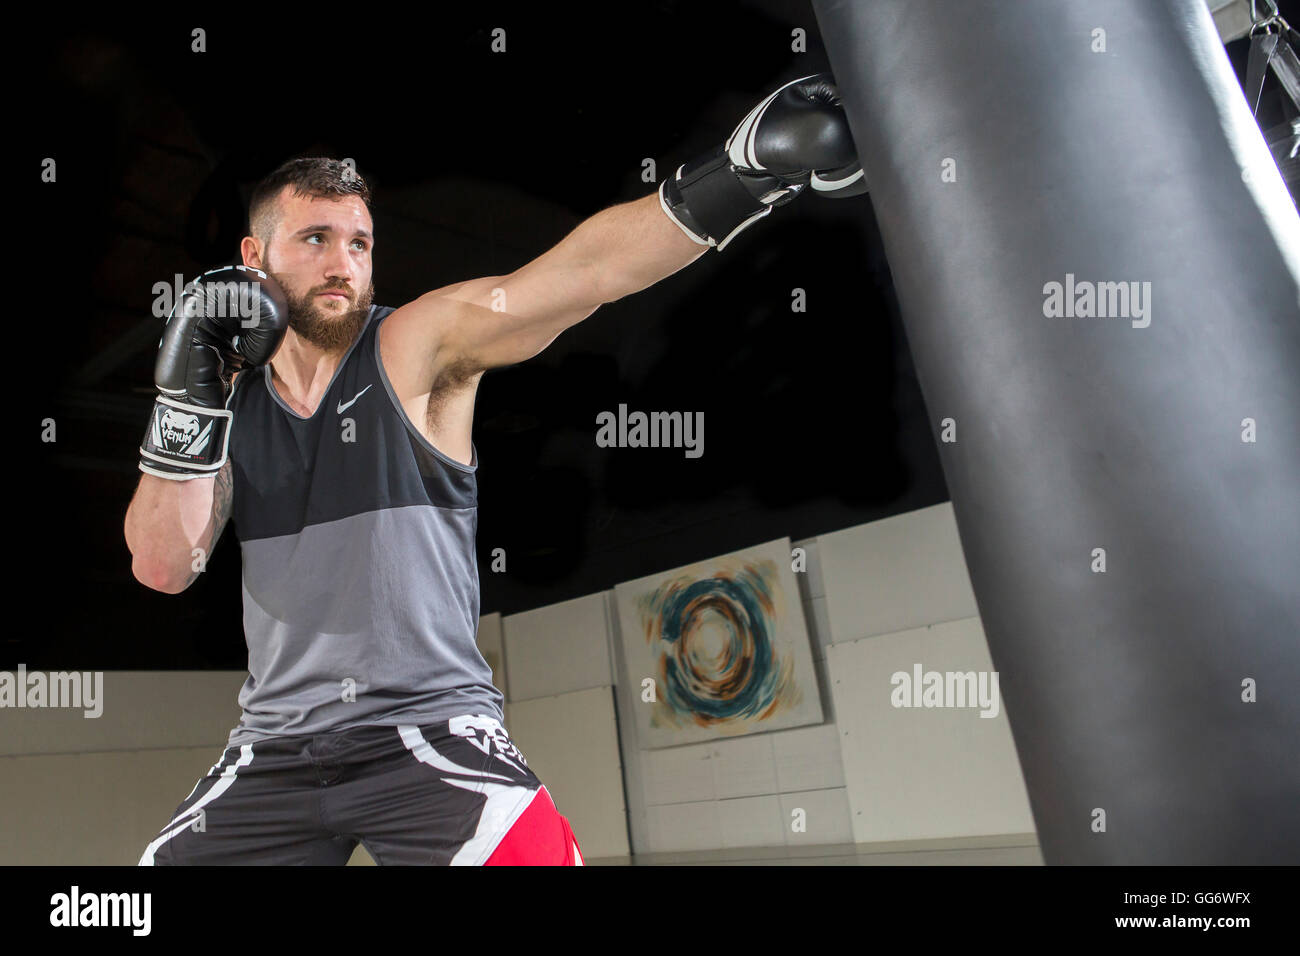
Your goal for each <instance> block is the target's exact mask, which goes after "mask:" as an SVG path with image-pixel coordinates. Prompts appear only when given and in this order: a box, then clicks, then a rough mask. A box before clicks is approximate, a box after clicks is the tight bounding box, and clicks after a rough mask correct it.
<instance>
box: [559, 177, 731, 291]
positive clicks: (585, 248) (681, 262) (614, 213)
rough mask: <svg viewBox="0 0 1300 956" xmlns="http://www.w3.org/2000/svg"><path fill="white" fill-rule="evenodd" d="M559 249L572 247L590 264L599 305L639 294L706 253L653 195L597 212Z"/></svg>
mask: <svg viewBox="0 0 1300 956" xmlns="http://www.w3.org/2000/svg"><path fill="white" fill-rule="evenodd" d="M564 244H565V245H568V244H571V252H572V254H573V255H574V256H575V257H577V258H578V259H579V260H580V261H585V262H589V263H591V264H592V265H593V267H594V269H593V272H592V274H593V276H594V277H595V281H596V282H597V283H598V284H599V289H600V300H601V301H602V302H613V301H615V300H616V299H621V298H623V296H626V295H631V294H632V293H634V292H640V291H641V290H642V289H645V288H648V287H649V286H652V285H654V284H655V283H656V282H658V281H659V280H660V279H665V278H667V277H668V276H670V275H672V274H673V273H674V272H676V271H677V270H679V269H681V268H682V267H684V266H687V265H690V264H691V263H692V262H694V261H695V260H696V259H698V258H699V257H700V256H702V255H703V254H704V253H705V252H707V251H708V249H709V247H708V246H706V245H702V244H700V243H698V242H694V241H693V240H691V239H690V238H688V237H687V235H686V234H685V233H684V232H683V231H682V228H681V227H680V226H678V225H677V224H676V223H675V222H673V221H672V220H671V219H669V218H668V215H667V214H666V213H665V212H664V211H663V208H662V207H661V206H660V205H659V194H658V193H657V192H655V193H651V194H650V195H648V196H645V197H643V198H641V199H635V200H633V201H631V202H626V203H620V204H619V205H617V206H611V207H610V208H608V209H603V210H601V211H600V212H598V213H596V214H595V215H594V216H592V217H591V218H589V219H587V220H586V221H585V222H583V223H582V224H581V225H579V226H578V227H577V228H576V229H574V231H573V232H572V233H570V234H569V236H568V237H567V238H565V240H564Z"/></svg>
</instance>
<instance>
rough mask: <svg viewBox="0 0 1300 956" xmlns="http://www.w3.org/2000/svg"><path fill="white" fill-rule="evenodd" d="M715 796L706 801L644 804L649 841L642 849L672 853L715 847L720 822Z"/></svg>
mask: <svg viewBox="0 0 1300 956" xmlns="http://www.w3.org/2000/svg"><path fill="white" fill-rule="evenodd" d="M720 806H722V804H720V803H718V802H717V801H716V800H709V801H707V802H705V803H670V804H665V805H663V806H651V807H648V808H647V813H646V816H647V822H648V830H649V833H648V841H647V846H646V847H645V849H643V850H640V851H639V852H641V853H671V852H674V851H677V850H698V849H700V848H701V847H717V846H720V845H721V842H722V823H721V818H720V816H719V810H718V808H719V807H720Z"/></svg>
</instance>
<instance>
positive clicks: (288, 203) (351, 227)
mask: <svg viewBox="0 0 1300 956" xmlns="http://www.w3.org/2000/svg"><path fill="white" fill-rule="evenodd" d="M279 203H280V218H279V222H278V223H277V224H276V227H275V233H274V235H273V236H272V237H271V241H270V242H269V243H268V244H267V246H266V248H265V249H264V250H263V253H262V261H261V268H262V269H264V270H265V271H266V272H267V273H269V274H270V275H271V277H272V278H274V279H275V280H276V281H277V282H278V283H280V286H281V288H283V289H284V293H285V296H286V297H287V298H288V300H289V328H291V329H293V330H294V332H295V333H297V335H298V336H299V337H300V338H302V339H303V340H305V341H307V342H310V343H312V344H313V345H315V346H317V347H318V348H321V349H323V350H325V351H327V352H333V351H340V350H342V349H346V348H347V347H348V346H349V345H351V344H352V342H353V341H354V340H355V339H356V337H357V334H358V333H359V332H360V331H361V327H362V326H363V325H364V324H365V321H366V316H367V315H368V314H369V312H370V303H371V300H372V299H373V298H374V294H375V288H374V283H373V282H372V280H371V276H372V273H373V264H372V262H371V248H372V246H373V245H374V226H373V225H372V223H371V221H370V213H369V212H367V210H366V205H365V203H364V202H362V201H361V198H360V197H358V196H343V197H339V198H332V197H331V198H329V199H317V198H314V197H311V196H298V195H295V194H294V192H293V188H292V187H290V186H286V187H284V191H283V192H282V193H281V194H280V199H279ZM250 264H251V263H250Z"/></svg>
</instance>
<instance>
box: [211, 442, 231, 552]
mask: <svg viewBox="0 0 1300 956" xmlns="http://www.w3.org/2000/svg"><path fill="white" fill-rule="evenodd" d="M234 494H235V479H234V475H233V474H232V473H231V470H230V462H229V461H227V462H226V463H225V464H224V465H222V466H221V470H220V471H218V472H217V481H216V484H215V485H214V486H213V488H212V540H211V541H209V542H208V550H209V551H211V550H212V548H213V547H214V546H215V545H216V543H217V539H218V538H219V537H221V531H222V529H223V528H225V526H226V521H227V519H229V518H230V504H231V501H232V499H233V498H234Z"/></svg>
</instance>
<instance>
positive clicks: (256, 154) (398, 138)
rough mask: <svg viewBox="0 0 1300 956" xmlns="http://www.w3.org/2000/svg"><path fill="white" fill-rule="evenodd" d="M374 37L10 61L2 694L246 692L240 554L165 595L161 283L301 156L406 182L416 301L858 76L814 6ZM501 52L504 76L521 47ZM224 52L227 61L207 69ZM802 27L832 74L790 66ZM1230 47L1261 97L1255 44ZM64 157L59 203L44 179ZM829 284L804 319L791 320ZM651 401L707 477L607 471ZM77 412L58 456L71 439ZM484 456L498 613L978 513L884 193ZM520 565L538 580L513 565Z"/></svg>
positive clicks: (549, 15) (64, 32) (650, 309)
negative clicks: (230, 678) (157, 549)
mask: <svg viewBox="0 0 1300 956" xmlns="http://www.w3.org/2000/svg"><path fill="white" fill-rule="evenodd" d="M370 9H372V8H368V7H365V6H364V5H358V6H354V7H352V8H350V9H349V10H348V11H346V12H343V13H340V14H335V13H331V12H328V11H324V10H320V9H316V8H312V7H302V8H300V9H299V12H298V14H297V16H296V17H295V18H294V19H293V20H287V21H283V22H276V21H273V20H271V19H268V18H267V16H266V15H265V14H264V13H262V12H261V11H259V10H255V9H253V8H244V9H238V10H237V9H233V8H232V9H229V10H220V9H213V10H205V11H202V12H199V13H196V14H185V15H180V14H173V15H171V16H170V17H165V18H163V19H158V18H156V17H154V18H150V19H147V20H144V19H137V18H134V17H132V16H130V15H125V16H123V17H122V18H121V19H118V20H114V21H111V22H109V21H105V22H104V23H101V24H88V23H86V22H85V21H81V20H78V21H76V22H73V20H72V18H71V17H57V16H55V15H53V14H51V15H48V19H46V21H45V22H44V24H43V26H40V27H36V28H29V29H28V30H27V31H25V32H23V33H21V34H20V33H14V34H11V36H10V42H11V44H12V45H13V46H14V47H15V48H16V49H15V52H16V53H18V54H20V55H21V56H22V58H23V61H24V62H27V63H29V64H30V66H29V68H28V69H27V70H26V71H25V72H24V75H23V79H22V84H21V85H20V86H19V88H17V89H15V90H12V91H11V97H12V107H13V112H12V114H11V115H12V119H11V121H16V122H18V123H19V124H22V125H21V128H22V129H24V134H23V136H22V137H21V143H22V147H23V148H22V149H18V150H14V151H13V152H14V154H15V157H16V162H17V164H18V169H17V170H16V172H15V174H14V175H15V178H16V179H17V181H20V182H21V183H22V184H23V185H22V187H21V189H20V194H21V196H22V197H23V199H24V200H25V201H26V205H25V206H23V207H21V208H22V212H21V213H20V215H19V217H18V218H19V224H20V226H21V228H20V230H19V233H18V235H17V236H15V237H14V238H15V240H16V242H17V246H18V249H17V250H14V251H19V250H23V249H29V248H30V250H31V252H30V254H29V255H24V256H23V259H24V262H23V263H22V264H21V265H20V266H19V268H18V269H17V270H15V271H12V272H11V273H10V279H11V282H10V283H9V288H10V289H11V290H12V291H13V292H16V293H21V292H29V291H30V292H34V293H35V296H34V297H31V298H28V297H26V296H24V297H23V298H21V299H20V298H18V297H13V298H11V308H13V309H14V310H15V311H14V312H13V313H11V315H10V321H9V329H8V332H9V335H8V343H7V344H8V348H7V349H6V354H7V355H8V358H9V362H8V365H9V368H10V369H11V370H12V369H14V368H19V369H20V371H19V373H18V375H17V376H15V375H13V374H12V373H11V374H10V376H9V379H10V382H11V386H12V385H15V384H16V385H18V386H19V387H18V388H16V389H11V390H10V392H9V397H10V400H11V401H16V402H18V404H19V406H20V414H19V415H18V416H17V420H18V421H20V422H22V423H23V424H22V428H21V430H20V432H19V434H20V435H22V436H25V437H24V438H23V440H22V441H21V442H19V447H20V448H21V450H22V451H23V452H24V453H25V452H26V451H28V450H32V451H33V457H34V458H35V461H32V460H31V459H28V458H18V459H16V460H15V461H14V462H13V463H12V466H11V474H15V475H16V474H21V475H22V476H23V479H24V484H25V487H19V488H15V489H13V490H11V492H10V495H9V501H10V521H9V528H10V531H11V534H12V535H13V537H12V538H11V540H10V542H9V549H8V550H9V553H10V554H11V555H13V556H14V557H15V564H16V567H15V568H14V570H13V571H11V572H10V580H11V582H12V584H11V588H10V591H11V597H10V607H11V608H13V611H14V613H13V615H12V618H11V623H10V626H9V627H8V628H6V629H5V630H6V635H5V638H4V645H3V647H4V650H3V653H2V654H0V667H2V668H5V669H13V668H14V667H16V665H17V664H18V663H20V662H21V663H23V664H26V665H27V666H28V667H29V668H32V669H52V668H62V669H68V668H78V669H172V668H177V669H191V668H192V669H203V668H221V669H241V668H243V667H244V666H245V665H246V662H247V654H246V649H245V646H244V641H243V630H242V623H241V604H240V583H239V576H240V562H239V548H238V543H237V541H236V540H235V538H234V535H233V533H232V532H231V530H230V529H229V528H227V531H226V533H225V535H224V536H223V538H222V540H221V542H220V543H219V544H218V546H217V548H216V550H215V552H214V554H213V556H212V558H211V560H210V563H209V565H208V571H207V573H205V574H203V575H201V576H200V578H199V580H198V581H196V582H195V584H193V585H192V586H191V587H190V588H189V589H188V590H187V591H185V592H184V593H183V594H180V595H175V596H172V595H164V594H160V593H157V592H154V591H151V590H149V589H148V588H146V587H144V586H143V585H141V584H139V583H138V582H136V581H135V579H134V578H133V577H132V575H131V570H130V563H131V562H130V554H129V552H128V551H127V548H126V544H125V540H124V538H123V532H122V523H123V518H124V515H125V512H126V508H127V505H128V503H129V501H130V498H131V495H132V493H133V491H134V489H135V486H136V484H137V482H138V480H139V477H140V473H139V472H138V470H137V469H136V461H137V454H136V448H137V447H138V444H139V441H140V438H141V436H142V434H143V430H144V427H145V423H146V421H147V417H148V414H149V409H150V407H151V405H152V402H153V395H154V394H155V392H154V389H153V387H152V374H153V362H154V357H155V350H156V348H157V344H158V337H159V335H160V334H161V328H162V320H161V319H159V318H156V317H154V316H153V315H152V313H151V307H152V302H153V298H154V291H153V286H154V284H155V283H156V282H160V281H161V282H169V283H170V282H172V281H173V277H174V276H175V274H177V273H180V274H182V275H183V276H184V277H185V278H186V279H189V278H193V277H194V276H195V275H196V274H197V273H199V272H201V271H203V270H204V269H207V268H211V267H212V266H214V265H217V264H221V263H224V262H230V261H235V257H237V255H238V249H237V246H238V242H239V239H240V238H241V237H242V236H243V235H244V231H245V225H246V224H245V216H246V210H247V200H248V196H249V193H250V191H251V189H252V187H253V185H254V184H255V183H256V182H257V181H258V180H259V179H260V178H261V177H262V176H264V175H265V174H266V173H267V172H269V171H270V170H272V169H273V168H275V167H276V166H277V165H279V164H280V163H281V162H283V161H284V160H285V159H288V158H290V157H292V156H296V155H329V156H334V157H337V158H342V157H352V158H354V159H355V160H356V163H357V166H358V171H359V172H360V173H361V174H362V175H363V176H365V177H366V178H367V180H368V181H369V182H370V183H371V185H372V188H373V190H374V204H373V210H372V212H373V217H374V222H375V229H376V247H375V283H376V296H375V302H376V303H378V304H381V305H393V306H397V305H401V304H404V303H405V302H408V301H410V300H411V299H413V298H415V297H416V296H418V295H420V294H421V293H423V292H427V291H429V290H431V289H435V288H438V287H440V286H443V285H446V284H448V283H451V282H454V281H458V280H463V279H469V278H474V277H477V276H482V275H496V274H505V273H508V272H511V271H513V270H514V269H516V268H518V267H519V266H521V265H523V264H524V263H526V262H528V261H529V260H531V259H533V258H535V257H537V256H538V255H540V254H542V253H543V252H545V251H546V250H547V249H548V248H550V247H551V246H553V245H554V244H555V243H557V242H559V241H560V240H561V239H563V238H564V236H565V235H567V234H568V232H570V231H571V230H572V229H573V228H574V227H576V226H577V225H578V224H579V223H580V222H581V221H582V220H584V219H586V218H587V217H589V216H591V215H593V214H595V213H596V212H598V211H600V210H601V209H604V208H607V207H608V206H611V205H614V204H616V203H621V202H627V201H630V200H633V199H638V198H640V197H642V196H645V195H648V194H649V193H651V192H652V191H653V190H654V189H655V187H656V185H657V182H658V181H659V180H661V179H663V178H664V177H665V176H666V175H668V174H669V173H670V172H671V171H672V170H673V169H675V168H676V166H677V165H678V164H679V163H682V162H685V161H687V160H688V159H690V158H692V157H693V156H694V155H696V154H697V153H699V152H702V151H704V150H705V149H708V148H710V147H712V146H714V145H716V144H718V143H720V142H722V141H723V140H724V139H725V138H726V137H727V135H728V134H729V133H730V132H731V130H732V129H733V127H734V126H735V125H736V123H737V122H739V120H740V119H741V118H742V117H743V116H744V115H745V113H746V112H748V110H749V109H750V108H751V107H752V106H753V105H754V104H755V103H757V102H758V101H759V100H761V99H762V98H763V97H764V96H765V95H766V94H767V93H768V92H770V91H771V90H772V89H774V88H776V87H777V86H779V85H781V84H782V83H784V82H786V81H788V80H791V79H794V78H796V77H799V76H804V75H807V74H810V73H815V72H819V71H822V70H825V69H827V68H828V64H827V61H826V58H825V55H824V53H823V50H822V47H821V44H820V41H819V38H818V36H817V24H816V21H815V19H814V17H813V14H812V9H811V6H810V4H808V3H806V2H802V0H800V2H795V0H788V2H787V0H750V2H727V3H713V2H700V0H697V2H671V0H662V2H650V3H646V2H643V3H636V4H632V5H626V6H625V7H624V6H621V5H618V4H601V5H586V4H566V5H558V6H556V5H547V6H546V7H545V8H540V9H539V7H538V6H536V5H522V4H521V5H517V7H516V5H511V4H497V3H494V4H491V5H488V4H476V5H470V6H468V7H466V8H463V9H461V10H457V11H452V10H451V9H450V8H446V7H444V6H442V5H439V6H436V7H435V6H429V7H427V8H424V9H423V10H422V11H420V10H419V8H411V12H407V13H403V14H398V13H396V12H391V13H382V14H376V15H375V16H374V18H373V19H370V20H367V19H365V17H364V16H363V15H358V13H357V11H360V13H361V14H365V13H366V12H368V11H369V10H370ZM417 11H418V12H417ZM1283 12H1284V13H1289V11H1288V10H1287V9H1286V8H1284V10H1283ZM38 16H42V14H38ZM62 19H66V20H67V22H66V23H63V22H61V20H62ZM1291 19H1292V22H1293V23H1294V22H1296V21H1295V19H1294V17H1292V18H1291ZM498 26H499V27H503V28H504V29H505V30H506V32H507V40H506V42H507V52H506V53H504V54H494V53H492V52H491V50H490V39H491V37H490V34H491V30H492V29H493V28H494V27H498ZM195 27H202V28H204V29H205V30H206V31H207V52H205V53H193V52H191V50H190V45H191V36H190V31H191V30H192V29H194V28H195ZM795 27H802V28H803V29H805V30H806V31H807V33H808V52H806V53H794V52H792V51H791V49H790V45H791V35H790V34H791V30H792V29H794V28H795ZM1228 50H1229V53H1230V54H1231V56H1232V58H1233V62H1234V65H1236V66H1237V69H1238V74H1239V76H1241V75H1244V70H1245V56H1246V43H1245V41H1236V42H1234V43H1232V44H1230V45H1229V47H1228ZM1260 114H1261V116H1260V121H1261V125H1262V126H1265V127H1266V128H1267V127H1268V126H1272V125H1275V124H1277V123H1280V122H1282V121H1283V119H1285V118H1286V116H1288V115H1290V114H1289V113H1287V112H1285V111H1284V107H1283V101H1282V98H1281V95H1280V93H1279V90H1278V87H1277V84H1276V81H1275V80H1274V79H1273V78H1272V77H1271V76H1270V78H1269V80H1268V83H1267V85H1266V87H1265V97H1264V104H1263V106H1262V107H1261V110H1260ZM45 157H53V158H54V159H55V160H56V161H57V164H58V166H57V171H58V180H57V182H56V183H53V184H45V183H41V182H39V166H40V162H41V161H42V160H43V159H44V158H45ZM646 157H651V158H653V159H654V160H655V162H656V164H657V169H656V179H655V182H654V183H644V182H642V181H641V179H640V175H641V168H642V167H641V164H642V160H643V159H644V158H646ZM9 208H10V209H15V208H16V207H15V206H10V207H9ZM29 237H30V238H29ZM14 258H15V257H13V256H12V255H11V259H10V261H11V263H13V261H14ZM32 269H34V270H35V272H36V274H35V276H32V275H31V270H32ZM796 287H798V288H802V289H804V290H805V292H806V296H807V311H806V312H805V313H793V312H791V310H790V302H791V293H792V290H793V289H794V288H796ZM970 318H971V321H978V318H979V317H978V314H977V313H975V312H972V314H971V316H970ZM620 403H626V404H627V405H628V407H629V409H632V410H643V411H651V410H666V411H682V412H688V413H694V412H696V411H702V412H703V413H704V419H705V428H704V455H703V457H702V458H698V459H688V458H686V457H685V456H684V453H683V449H666V448H665V449H601V448H598V447H597V446H596V443H595V433H596V426H595V419H596V415H597V413H599V412H601V411H616V410H617V408H618V405H619V404H620ZM46 418H53V419H55V421H56V422H57V429H58V431H57V435H58V440H57V442H55V443H43V442H41V441H40V440H39V433H40V424H39V423H40V422H41V421H42V420H44V419H46ZM236 427H238V426H236ZM474 440H475V444H476V446H477V448H478V453H479V461H480V467H479V470H478V479H479V511H480V524H479V535H478V547H479V561H480V575H481V580H482V588H483V597H482V611H483V613H489V612H492V611H500V612H503V613H513V612H517V611H521V610H525V609H528V608H532V607H537V606H541V605H545V604H551V603H554V602H557V601H561V600H565V599H568V598H573V597H577V596H580V595H584V594H589V593H592V592H595V591H599V590H603V589H605V588H609V587H612V586H613V585H614V584H616V583H618V582H619V581H623V580H627V579H630V578H634V577H638V576H641V575H644V574H649V573H651V572H654V571H659V570H663V569H666V568H671V567H674V566H678V565H681V564H686V563H689V562H692V561H696V560H699V559H702V558H705V557H708V556H712V555H716V554H721V553H725V552H728V551H731V550H735V549H738V548H741V547H745V546H748V545H752V544H756V543H759V542H762V541H767V540H771V539H774V538H779V537H783V536H789V537H790V538H792V539H799V538H804V537H808V536H812V535H817V534H820V533H824V532H828V531H833V530H836V529H840V528H844V527H848V526H851V525H856V524H861V523H864V522H868V521H874V520H877V519H879V518H883V517H887V516H889V515H893V514H898V513H901V512H906V511H911V510H914V509H916V508H921V507H925V506H927V505H932V504H935V503H937V502H941V501H944V500H946V499H947V497H948V495H947V490H946V488H945V485H944V481H943V476H942V473H941V470H940V467H939V461H938V456H937V454H936V450H935V446H934V439H933V437H932V427H931V424H930V423H929V422H928V418H927V414H926V410H925V405H924V401H923V399H922V396H921V394H920V390H919V388H918V386H917V383H916V378H915V373H914V371H913V368H912V364H911V359H910V358H909V355H908V351H907V344H906V339H905V337H904V335H903V331H902V327H901V324H900V322H899V318H898V314H897V305H896V302H895V299H894V293H893V288H892V285H891V281H890V273H889V269H888V266H887V264H886V262H885V259H884V255H883V252H882V249H881V243H880V238H879V235H878V234H877V231H876V228H875V224H874V219H873V217H872V213H871V204H870V200H869V198H867V197H860V198H857V199H848V200H841V201H831V200H825V199H822V198H820V197H814V196H811V195H807V196H804V197H801V198H800V199H799V200H798V201H796V202H794V203H792V204H790V205H788V206H785V207H783V208H780V209H778V210H775V211H774V212H773V213H772V215H770V216H769V217H767V218H766V219H764V220H763V221H761V222H759V223H758V224H757V225H755V226H754V227H752V228H751V229H749V230H747V231H746V232H745V233H744V234H742V235H741V236H740V237H739V238H737V239H735V240H734V241H733V242H732V243H731V244H730V245H728V247H727V249H726V251H724V252H722V253H718V252H716V251H709V252H708V253H706V254H705V255H704V256H703V257H701V258H700V259H699V260H697V261H696V262H695V263H693V264H692V265H690V266H688V267H687V268H686V269H684V270H682V271H681V272H678V273H677V274H676V275H673V276H671V277H669V278H668V279H665V280H663V281H662V282H660V283H658V284H657V285H655V286H653V287H651V288H650V289H647V290H645V291H643V292H641V293H638V294H636V295H634V296H630V297H628V298H625V299H623V300H621V301H619V302H617V303H613V304H608V305H605V306H603V307H602V308H601V309H599V310H598V311H597V312H596V313H595V314H594V315H593V316H592V317H591V318H589V319H587V320H586V321H585V322H583V323H582V324H580V325H578V326H577V327H575V328H573V329H571V330H569V331H567V332H565V333H564V334H563V335H562V336H561V337H560V338H559V339H558V340H557V341H556V342H555V343H554V344H553V345H552V346H551V347H550V348H549V349H548V350H547V351H545V352H543V353H542V354H541V355H540V356H539V357H537V358H535V359H532V360H530V361H528V362H526V363H523V364H521V365H517V366H514V367H511V368H507V369H499V370H494V371H490V372H488V373H487V374H486V375H485V376H484V378H483V381H482V384H481V387H480V389H479V393H478V403H477V410H476V416H475V429H474ZM32 442H34V443H35V444H34V448H33V445H32V444H31V443H32ZM29 466H34V467H29ZM498 547H500V548H504V549H505V550H506V555H507V568H508V570H507V572H506V573H500V574H498V573H492V572H491V571H490V570H489V568H490V555H491V552H492V550H493V549H494V548H498Z"/></svg>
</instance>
